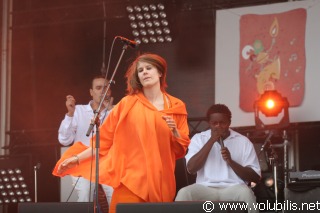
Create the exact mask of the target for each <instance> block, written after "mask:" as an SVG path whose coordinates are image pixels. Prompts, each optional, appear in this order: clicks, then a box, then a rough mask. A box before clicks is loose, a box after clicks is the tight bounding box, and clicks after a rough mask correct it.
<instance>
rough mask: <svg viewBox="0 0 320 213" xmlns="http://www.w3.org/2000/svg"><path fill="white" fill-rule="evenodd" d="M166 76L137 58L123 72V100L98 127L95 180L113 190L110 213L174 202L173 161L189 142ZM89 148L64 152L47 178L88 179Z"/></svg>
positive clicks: (160, 64)
mask: <svg viewBox="0 0 320 213" xmlns="http://www.w3.org/2000/svg"><path fill="white" fill-rule="evenodd" d="M166 76H167V63H166V61H165V59H163V58H162V57H161V56H159V55H156V54H152V53H144V54H141V55H139V56H138V57H137V58H136V59H135V60H134V61H133V62H132V63H131V65H130V66H129V68H128V70H127V72H126V78H127V92H128V94H127V96H125V97H124V98H122V100H121V101H120V102H119V103H118V104H117V105H116V106H115V107H114V108H113V109H112V111H111V112H110V114H109V116H108V117H107V118H106V120H105V122H104V123H103V124H102V125H101V127H100V158H99V159H100V162H101V163H100V174H99V181H100V183H105V184H108V185H110V186H112V187H113V188H114V192H113V196H112V201H111V205H110V209H109V212H110V213H115V211H116V205H117V204H118V203H128V202H131V203H134V202H172V201H173V199H174V196H175V194H176V181H175V175H174V171H175V164H176V160H177V159H178V158H182V157H184V155H185V153H186V149H187V147H188V145H189V142H190V139H189V136H188V134H189V128H188V123H187V110H186V106H185V104H184V103H183V102H182V101H181V100H180V99H178V98H175V97H173V96H171V95H169V94H168V93H167V92H166V90H165V88H166V86H167V84H166ZM93 147H94V146H93ZM91 150H92V147H89V148H85V147H81V146H80V145H79V146H78V147H74V148H73V149H72V150H70V151H69V152H65V154H64V155H63V156H62V157H61V159H60V160H59V161H58V162H57V164H56V167H55V168H54V171H53V174H54V175H58V176H64V175H67V174H71V175H74V176H78V175H81V176H83V177H85V178H88V177H89V173H88V166H89V164H88V160H89V159H90V158H91V157H92V151H91ZM93 154H94V153H93ZM73 155H74V156H75V157H74V156H73Z"/></svg>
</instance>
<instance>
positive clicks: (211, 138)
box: [175, 104, 261, 212]
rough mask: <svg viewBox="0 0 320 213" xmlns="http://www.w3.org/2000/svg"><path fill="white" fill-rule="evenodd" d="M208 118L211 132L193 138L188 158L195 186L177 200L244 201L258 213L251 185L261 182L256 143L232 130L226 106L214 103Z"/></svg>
mask: <svg viewBox="0 0 320 213" xmlns="http://www.w3.org/2000/svg"><path fill="white" fill-rule="evenodd" d="M207 119H208V122H209V126H210V129H209V130H206V131H203V132H201V133H198V134H195V135H194V136H193V137H192V139H191V143H190V145H189V148H188V149H189V151H188V154H187V155H186V156H185V158H186V162H187V170H188V172H189V173H191V174H195V173H196V174H197V179H196V183H195V184H192V185H189V186H186V187H184V188H182V189H180V190H179V192H178V194H177V196H176V199H175V200H176V201H205V200H211V201H244V202H246V203H247V204H248V207H249V209H248V212H259V210H258V209H257V210H256V209H255V208H254V207H256V206H254V204H255V203H256V197H255V195H254V193H253V191H252V190H251V188H250V187H249V186H248V183H250V182H255V183H257V182H259V180H260V176H261V171H260V165H259V161H258V158H257V154H256V152H255V149H254V146H253V144H252V143H251V141H250V140H249V139H248V138H247V137H245V136H243V135H241V134H239V133H237V132H235V131H233V130H232V129H230V128H229V127H230V124H231V112H230V110H229V108H228V107H227V106H225V105H223V104H214V105H213V106H211V107H210V108H209V110H208V112H207ZM250 208H251V210H250Z"/></svg>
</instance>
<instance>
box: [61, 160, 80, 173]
mask: <svg viewBox="0 0 320 213" xmlns="http://www.w3.org/2000/svg"><path fill="white" fill-rule="evenodd" d="M77 165H79V157H78V156H76V155H74V156H72V157H70V158H67V159H65V160H64V161H63V162H62V163H61V164H60V165H59V167H58V171H57V173H58V174H59V175H60V174H62V173H64V172H65V171H67V170H68V169H71V168H73V167H76V166H77Z"/></svg>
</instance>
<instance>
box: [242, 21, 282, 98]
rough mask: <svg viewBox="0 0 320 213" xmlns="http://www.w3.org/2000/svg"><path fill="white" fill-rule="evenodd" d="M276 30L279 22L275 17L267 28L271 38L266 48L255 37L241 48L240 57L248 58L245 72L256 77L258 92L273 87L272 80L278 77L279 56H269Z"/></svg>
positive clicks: (260, 92) (274, 41) (261, 92)
mask: <svg viewBox="0 0 320 213" xmlns="http://www.w3.org/2000/svg"><path fill="white" fill-rule="evenodd" d="M278 32H279V23H278V20H277V18H275V19H274V21H273V23H272V24H271V26H270V30H269V35H270V37H271V38H272V40H271V45H270V47H269V49H267V50H266V49H265V47H264V45H263V42H262V41H261V40H259V39H256V40H255V41H254V42H253V45H252V46H251V45H246V46H245V47H244V48H243V49H242V57H243V58H244V59H245V60H250V64H249V66H248V67H247V72H250V73H251V74H253V75H254V77H255V78H256V80H257V90H258V92H259V94H263V92H264V91H265V90H273V89H275V84H274V81H277V80H279V79H280V58H279V56H278V55H275V56H273V57H270V51H271V50H272V48H273V46H274V45H275V43H276V37H277V35H278ZM254 65H256V66H254ZM257 65H258V66H257Z"/></svg>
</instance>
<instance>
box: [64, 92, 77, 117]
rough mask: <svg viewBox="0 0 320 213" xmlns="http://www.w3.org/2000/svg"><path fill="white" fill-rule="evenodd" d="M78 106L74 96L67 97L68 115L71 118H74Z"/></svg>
mask: <svg viewBox="0 0 320 213" xmlns="http://www.w3.org/2000/svg"><path fill="white" fill-rule="evenodd" d="M75 106H76V99H74V97H73V96H72V95H67V97H66V107H67V110H68V112H67V115H68V116H69V117H73V114H74V111H75V109H76V108H75Z"/></svg>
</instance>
